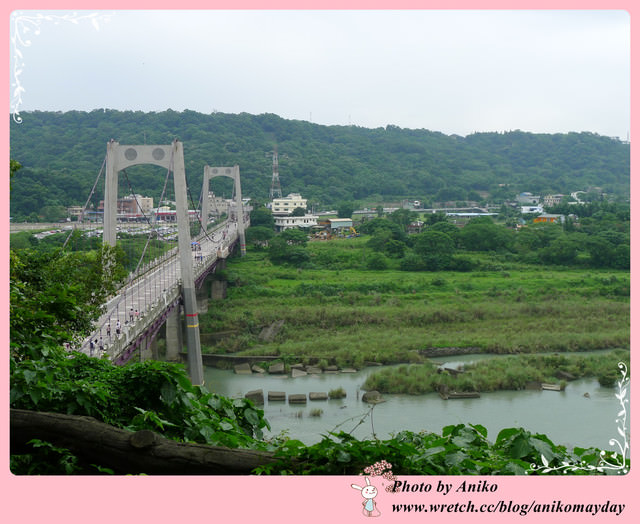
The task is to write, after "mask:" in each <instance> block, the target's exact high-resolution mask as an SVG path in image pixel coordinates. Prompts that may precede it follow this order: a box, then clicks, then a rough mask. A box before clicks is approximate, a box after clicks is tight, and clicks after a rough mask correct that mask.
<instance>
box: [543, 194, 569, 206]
mask: <svg viewBox="0 0 640 524" xmlns="http://www.w3.org/2000/svg"><path fill="white" fill-rule="evenodd" d="M563 198H564V195H545V196H544V197H543V199H542V200H543V202H544V205H545V207H552V206H557V205H558V204H562V199H563Z"/></svg>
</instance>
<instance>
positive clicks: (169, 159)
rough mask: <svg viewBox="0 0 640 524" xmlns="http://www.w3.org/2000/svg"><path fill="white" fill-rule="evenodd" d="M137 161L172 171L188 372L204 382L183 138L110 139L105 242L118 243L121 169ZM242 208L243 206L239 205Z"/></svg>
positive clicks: (107, 163) (106, 182) (106, 178)
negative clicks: (156, 141) (159, 141)
mask: <svg viewBox="0 0 640 524" xmlns="http://www.w3.org/2000/svg"><path fill="white" fill-rule="evenodd" d="M138 164H153V165H157V166H161V167H164V168H166V169H167V170H168V171H171V172H172V173H173V181H174V190H175V199H176V223H177V225H178V252H179V260H180V274H181V280H182V282H181V284H182V300H183V305H184V312H185V324H186V335H187V337H186V338H187V356H188V367H189V376H190V378H191V382H192V383H193V384H196V385H201V384H203V383H204V374H203V365H202V351H201V347H200V329H199V323H198V310H197V303H196V290H195V283H194V271H193V256H192V254H191V233H190V231H189V208H188V203H187V183H186V176H185V168H184V152H183V148H182V142H179V141H178V140H175V141H174V142H173V143H172V144H170V145H121V144H119V143H118V142H116V141H115V140H111V141H110V142H108V143H107V161H106V172H105V173H106V174H105V190H104V219H103V243H104V244H109V245H111V246H115V245H116V234H117V230H116V223H117V212H118V209H117V200H118V173H119V172H120V171H122V170H123V169H126V168H127V167H129V166H133V165H138ZM240 209H242V207H240ZM239 223H240V221H239Z"/></svg>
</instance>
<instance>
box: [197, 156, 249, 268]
mask: <svg viewBox="0 0 640 524" xmlns="http://www.w3.org/2000/svg"><path fill="white" fill-rule="evenodd" d="M218 176H226V177H229V178H231V179H233V182H234V185H235V186H234V189H235V196H236V198H235V204H236V217H237V222H238V237H239V238H240V254H241V256H245V255H246V254H247V247H246V241H245V237H244V211H243V208H242V189H241V187H240V167H239V166H237V165H235V166H233V167H209V166H204V176H203V177H202V193H201V195H202V222H203V226H204V228H205V230H206V228H207V224H208V222H209V180H211V179H212V178H215V177H218Z"/></svg>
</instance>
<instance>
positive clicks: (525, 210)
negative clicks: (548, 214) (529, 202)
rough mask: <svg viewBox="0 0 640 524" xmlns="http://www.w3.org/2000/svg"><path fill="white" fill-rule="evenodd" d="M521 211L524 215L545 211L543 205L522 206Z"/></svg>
mask: <svg viewBox="0 0 640 524" xmlns="http://www.w3.org/2000/svg"><path fill="white" fill-rule="evenodd" d="M520 212H521V213H522V214H523V215H524V214H527V213H544V209H543V207H542V206H522V207H521V208H520Z"/></svg>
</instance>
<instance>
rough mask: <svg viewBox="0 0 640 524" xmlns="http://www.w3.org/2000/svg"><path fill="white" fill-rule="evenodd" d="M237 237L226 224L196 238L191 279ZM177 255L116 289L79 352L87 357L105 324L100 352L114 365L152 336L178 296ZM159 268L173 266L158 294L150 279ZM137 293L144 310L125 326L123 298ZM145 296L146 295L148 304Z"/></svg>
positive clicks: (171, 253) (153, 264) (155, 263)
mask: <svg viewBox="0 0 640 524" xmlns="http://www.w3.org/2000/svg"><path fill="white" fill-rule="evenodd" d="M237 236H238V234H237V224H235V223H233V222H231V221H230V220H227V221H226V222H223V223H222V224H220V225H218V226H217V227H216V228H214V229H213V230H212V231H210V232H208V233H207V234H204V233H202V234H201V235H199V236H198V237H197V238H196V240H197V241H198V242H200V250H199V253H201V254H202V256H200V257H198V256H197V253H198V252H195V253H194V256H195V260H194V277H195V278H196V279H198V278H200V277H201V276H202V275H203V274H204V273H206V272H208V271H209V270H210V268H211V267H212V266H213V265H215V263H216V261H217V259H218V258H226V257H227V256H228V253H229V249H230V246H231V244H233V243H234V242H235V241H236V239H237ZM177 254H178V249H177V248H173V249H171V250H169V251H167V252H165V253H164V254H163V255H162V256H160V257H158V259H156V260H154V261H152V262H151V263H149V264H146V265H145V266H143V267H141V268H139V271H138V273H137V276H135V278H133V276H131V278H129V279H128V280H127V282H126V283H125V284H124V285H123V286H122V287H121V288H120V289H119V293H118V295H116V296H113V297H111V298H110V299H109V300H108V301H107V309H106V311H105V312H104V313H103V315H102V316H101V318H100V320H99V321H98V323H97V324H96V329H95V331H94V332H93V333H92V334H91V336H90V337H88V338H86V339H85V340H84V341H83V343H82V344H81V346H80V350H81V351H83V352H85V353H90V351H89V343H90V341H91V340H98V339H99V338H100V337H101V335H102V334H106V325H107V324H108V323H110V327H111V336H110V337H107V339H106V340H103V343H104V352H105V353H106V354H107V355H108V356H109V358H110V359H112V360H115V361H117V360H119V359H122V358H127V357H128V355H129V354H130V353H132V352H133V351H135V350H136V349H137V347H138V345H139V344H140V340H142V339H143V338H145V337H148V336H155V333H156V332H157V328H158V327H159V326H156V325H155V324H156V323H157V322H158V321H161V323H160V325H161V324H162V323H164V320H165V319H166V314H167V313H168V311H169V310H170V309H172V308H173V307H174V306H175V302H176V301H177V300H178V299H179V296H180V268H179V260H178V257H177ZM162 264H166V265H169V264H173V265H174V266H173V267H172V269H171V271H172V272H175V274H176V280H175V281H173V282H171V283H169V284H166V285H163V286H160V287H161V290H157V288H158V285H157V280H154V278H155V279H157V278H158V275H157V273H158V272H157V271H156V272H155V273H156V274H155V276H154V270H158V269H159V268H160V266H161V265H162ZM141 293H142V294H145V301H144V304H143V305H144V307H139V308H138V316H137V318H135V319H134V321H133V322H129V321H127V320H126V315H127V311H126V307H127V305H129V306H130V305H131V304H125V303H126V300H127V298H126V297H132V296H135V295H136V294H138V295H139V294H141ZM146 295H149V299H148V300H147V298H146ZM110 303H113V305H112V306H111V307H109V304H110ZM118 318H121V319H122V320H123V321H122V322H121V332H120V335H118V334H117V333H116V330H115V325H114V322H115V320H116V319H118ZM150 327H151V328H153V330H152V331H150V329H149V328H150ZM98 351H99V348H98V347H96V348H95V350H94V354H96V355H97V354H98Z"/></svg>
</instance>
